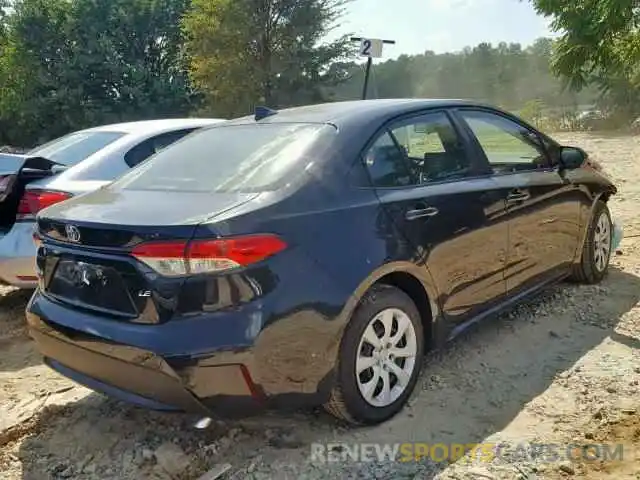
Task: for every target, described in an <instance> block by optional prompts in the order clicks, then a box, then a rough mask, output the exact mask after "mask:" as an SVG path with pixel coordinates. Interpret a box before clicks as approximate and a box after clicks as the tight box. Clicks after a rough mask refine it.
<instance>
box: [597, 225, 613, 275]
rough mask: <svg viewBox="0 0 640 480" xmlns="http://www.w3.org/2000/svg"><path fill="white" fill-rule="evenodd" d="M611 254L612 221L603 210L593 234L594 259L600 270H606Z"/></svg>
mask: <svg viewBox="0 0 640 480" xmlns="http://www.w3.org/2000/svg"><path fill="white" fill-rule="evenodd" d="M610 254H611V221H610V220H609V217H608V216H607V214H606V213H604V212H602V213H601V214H600V217H599V218H598V223H596V229H595V232H594V235H593V261H594V263H595V266H596V268H597V269H598V271H599V272H602V271H604V269H605V268H606V267H607V264H608V263H609V256H610Z"/></svg>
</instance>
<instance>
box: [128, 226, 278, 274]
mask: <svg viewBox="0 0 640 480" xmlns="http://www.w3.org/2000/svg"><path fill="white" fill-rule="evenodd" d="M285 248H287V244H286V243H285V242H284V241H282V240H281V239H280V238H279V237H277V236H276V235H247V236H243V237H232V238H221V239H216V240H193V241H191V242H183V241H176V242H147V243H141V244H140V245H138V246H136V247H134V249H133V250H132V252H131V254H132V255H133V256H134V257H136V258H137V259H138V260H140V261H141V262H144V263H145V264H147V265H148V266H149V267H151V268H153V269H154V270H155V271H156V272H158V273H160V274H161V275H165V276H169V277H176V276H181V275H189V274H191V275H195V274H198V273H218V272H224V271H227V270H231V269H234V268H239V267H246V266H247V265H251V264H253V263H256V262H259V261H261V260H264V259H266V258H268V257H270V256H272V255H275V254H276V253H278V252H280V251H282V250H284V249H285Z"/></svg>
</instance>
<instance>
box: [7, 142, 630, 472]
mask: <svg viewBox="0 0 640 480" xmlns="http://www.w3.org/2000/svg"><path fill="white" fill-rule="evenodd" d="M557 137H558V138H559V139H560V140H562V141H564V142H565V143H567V144H569V143H571V144H577V145H580V146H582V147H583V148H585V149H586V150H587V151H589V152H590V153H591V154H592V155H594V156H595V157H596V158H597V159H598V160H600V161H601V162H602V163H603V165H604V167H605V169H606V170H607V171H608V172H609V174H610V175H611V176H612V177H613V178H614V179H615V181H616V182H617V183H618V185H619V188H620V194H619V195H618V196H617V197H615V199H614V200H613V201H612V205H611V208H612V210H613V212H614V214H615V215H616V216H618V217H619V218H621V219H622V220H623V222H624V227H625V234H626V239H625V240H624V242H623V244H622V245H621V248H620V251H619V252H618V253H619V254H617V255H616V256H614V258H613V261H612V268H611V273H610V275H609V276H608V278H607V279H606V281H604V282H603V283H602V284H601V285H598V286H590V287H584V286H573V285H566V284H563V285H559V286H556V287H553V288H550V289H548V290H547V291H546V292H545V293H544V294H543V295H542V296H541V297H540V298H538V299H536V300H534V301H532V302H529V303H527V304H524V305H520V306H519V307H518V308H516V309H514V310H512V311H510V312H505V313H504V314H502V315H501V316H500V317H498V318H493V319H489V320H487V321H486V322H484V323H482V324H480V325H478V326H477V327H475V328H474V329H472V330H471V331H469V332H467V333H466V334H464V335H463V337H462V338H459V339H457V340H456V341H455V342H454V343H453V344H452V345H450V346H449V347H448V348H447V349H446V350H445V351H444V352H440V353H438V354H433V355H431V356H429V357H428V358H427V359H426V366H425V370H424V374H423V378H422V380H421V383H420V384H419V388H418V389H417V392H416V394H415V395H414V397H413V398H412V400H411V402H410V407H409V408H407V409H406V410H405V411H404V412H403V413H402V414H401V415H399V416H398V417H397V418H396V419H394V420H392V421H390V422H388V423H386V424H384V425H381V426H379V427H376V428H366V429H348V428H344V427H342V426H340V425H339V424H337V423H336V422H334V420H333V419H332V418H330V417H328V416H327V415H325V414H323V413H321V412H308V413H300V414H297V415H293V416H287V417H285V416H282V415H262V416H259V417H255V418H250V419H245V420H242V421H217V422H215V423H214V424H213V425H212V426H211V427H210V428H209V429H208V430H205V431H196V430H194V429H193V428H191V425H192V422H193V420H194V419H193V418H191V417H186V416H178V415H167V414H160V413H154V412H147V411H143V410H139V409H137V408H132V407H128V406H126V405H123V404H120V403H118V402H114V401H110V400H108V399H105V398H103V397H102V396H99V395H97V394H93V393H91V392H90V391H88V390H86V389H84V388H82V387H79V386H76V385H74V384H73V383H71V382H69V381H67V380H65V379H64V378H62V377H59V376H58V375H57V374H55V373H53V372H51V371H50V370H48V369H47V368H46V367H44V366H43V365H42V364H41V361H40V358H39V356H38V355H37V353H36V352H35V351H34V350H33V346H32V344H31V342H30V341H29V339H28V338H27V337H26V336H25V334H24V329H23V310H24V306H25V303H26V301H27V299H28V296H27V295H26V294H24V293H20V292H16V291H11V290H10V289H5V291H4V292H3V293H4V295H3V298H1V299H0V386H1V390H0V472H2V473H1V474H0V476H1V478H3V479H7V480H13V479H20V478H24V479H48V478H80V479H109V478H114V479H115V478H118V479H120V478H124V479H137V478H158V479H162V478H166V479H169V478H180V479H192V478H193V479H195V478H198V476H199V475H201V474H202V473H204V472H205V471H207V470H208V469H210V468H212V467H214V466H218V467H220V468H222V470H224V469H225V468H229V466H224V464H229V465H230V468H229V469H228V471H227V473H226V474H225V475H226V476H225V477H220V478H235V479H243V478H255V479H269V478H273V479H298V478H309V479H312V478H317V479H320V478H336V479H340V478H380V479H385V478H390V479H398V478H407V479H410V478H420V479H430V478H440V479H454V478H458V479H473V478H478V479H492V478H504V479H528V480H531V479H533V478H550V479H558V478H586V479H589V480H591V479H593V480H595V479H624V478H635V479H638V478H640V305H639V304H638V301H639V300H640V216H639V215H638V212H640V180H639V179H640V137H628V136H609V137H599V136H594V135H587V134H580V135H576V134H574V135H562V136H560V135H559V136H557ZM525 441H526V442H533V441H536V442H542V443H545V444H568V443H572V444H576V445H584V444H589V443H607V442H608V443H619V444H623V446H624V458H623V459H622V460H617V461H613V462H608V463H599V462H572V463H568V462H562V461H557V462H553V463H545V462H543V461H534V460H533V459H531V458H529V457H526V458H524V457H519V456H518V455H506V454H505V455H500V458H497V459H495V460H494V461H493V462H491V463H486V462H484V463H475V464H471V465H469V464H468V463H465V462H462V461H460V462H456V463H453V464H449V463H446V462H443V463H435V462H433V461H429V460H423V461H419V462H411V463H395V462H379V463H376V462H373V463H371V462H370V463H354V462H339V463H331V464H328V465H327V464H321V463H318V462H315V461H312V459H311V458H310V452H311V445H312V444H314V443H318V442H331V443H335V442H339V443H343V442H344V443H353V442H367V443H372V442H384V443H393V442H428V443H431V444H433V443H443V444H449V443H464V444H468V443H479V442H491V443H505V445H507V446H509V445H514V444H518V443H519V442H525ZM336 451H338V452H339V451H340V450H339V449H337V450H336ZM505 451H507V450H505Z"/></svg>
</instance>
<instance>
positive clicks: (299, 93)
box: [183, 0, 351, 116]
mask: <svg viewBox="0 0 640 480" xmlns="http://www.w3.org/2000/svg"><path fill="white" fill-rule="evenodd" d="M345 3H346V2H345V0H305V1H301V0H193V4H192V8H191V10H190V11H189V13H188V14H187V15H186V17H185V19H184V22H183V24H184V31H185V33H186V35H187V38H188V41H187V51H188V53H189V55H190V57H191V59H192V61H191V75H192V79H193V81H194V84H195V85H196V86H197V87H198V88H199V89H200V90H201V91H202V92H203V94H204V95H205V97H206V110H207V111H208V112H212V113H216V114H218V115H225V116H233V115H240V114H246V113H249V112H250V111H251V110H252V108H253V107H254V106H255V105H256V103H264V104H267V105H269V106H273V107H283V106H291V105H298V104H303V103H310V102H318V101H321V100H323V99H324V98H325V93H324V92H325V89H326V87H327V86H331V85H334V84H335V83H337V82H339V81H340V80H341V79H342V75H343V72H342V71H341V69H340V68H331V65H332V64H333V63H334V62H337V61H340V60H342V59H344V58H345V57H346V56H347V55H348V53H349V52H350V50H351V47H350V46H349V43H348V39H347V38H346V37H342V38H339V39H337V40H335V41H331V42H323V41H322V40H323V38H324V37H325V36H326V35H327V33H329V31H330V30H331V29H332V27H333V26H334V25H335V22H336V20H337V19H338V18H339V17H340V15H341V14H342V13H343V7H344V5H345Z"/></svg>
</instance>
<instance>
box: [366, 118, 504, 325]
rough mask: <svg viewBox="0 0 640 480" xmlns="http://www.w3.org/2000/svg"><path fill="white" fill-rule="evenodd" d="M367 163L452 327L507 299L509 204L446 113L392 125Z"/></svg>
mask: <svg viewBox="0 0 640 480" xmlns="http://www.w3.org/2000/svg"><path fill="white" fill-rule="evenodd" d="M364 162H365V165H366V167H367V170H368V171H369V174H370V177H371V181H372V182H373V185H374V187H375V188H376V192H377V195H378V197H379V199H380V201H381V202H382V204H383V205H384V206H385V210H386V212H387V213H388V214H389V215H390V216H391V218H392V220H393V221H394V223H395V224H396V225H397V226H398V227H399V231H400V232H402V234H403V235H404V236H405V238H406V239H407V240H408V241H409V242H411V243H412V244H413V246H414V247H415V249H416V258H415V262H416V263H417V264H424V265H426V268H428V270H429V271H430V274H431V276H432V278H434V281H435V283H436V287H437V289H438V293H439V299H438V301H439V304H440V308H441V309H442V311H443V313H444V314H445V316H446V317H447V319H448V320H450V321H451V324H450V326H451V327H454V326H455V325H457V324H460V323H462V322H464V321H465V320H467V319H469V318H470V317H471V316H473V315H475V314H476V313H480V312H481V311H482V310H484V309H486V308H489V307H490V306H491V305H492V304H493V302H495V301H497V300H498V299H500V298H501V297H503V296H504V295H505V292H506V288H505V283H504V277H503V276H504V272H503V271H504V267H505V260H506V250H507V225H506V223H505V221H504V212H505V204H504V199H503V198H502V197H501V196H500V192H499V191H498V190H497V188H496V184H495V182H494V181H493V180H492V179H491V177H490V176H489V175H486V173H487V172H486V169H485V170H484V171H483V167H482V165H479V164H477V162H476V161H475V160H474V157H473V156H471V155H470V151H469V148H468V145H467V139H466V138H465V135H464V134H461V133H460V130H459V129H457V128H456V127H455V126H454V123H453V122H452V120H451V118H450V117H449V115H448V114H447V113H446V112H445V111H430V112H426V113H424V114H421V115H418V116H413V117H410V118H404V119H402V120H399V121H396V122H393V123H391V124H389V125H388V126H387V128H386V129H385V130H384V131H382V132H380V133H379V135H378V136H377V137H376V138H375V140H374V141H373V143H372V145H371V146H370V147H369V148H368V150H367V151H366V153H365V158H364Z"/></svg>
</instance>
